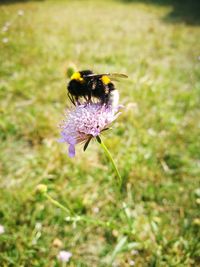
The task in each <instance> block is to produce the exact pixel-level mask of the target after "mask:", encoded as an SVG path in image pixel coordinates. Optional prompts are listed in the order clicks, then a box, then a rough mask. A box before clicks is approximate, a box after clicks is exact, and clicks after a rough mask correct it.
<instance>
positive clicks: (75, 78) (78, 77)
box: [71, 72, 84, 83]
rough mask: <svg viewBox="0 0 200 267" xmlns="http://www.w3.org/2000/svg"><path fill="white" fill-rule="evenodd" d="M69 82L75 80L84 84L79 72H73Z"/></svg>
mask: <svg viewBox="0 0 200 267" xmlns="http://www.w3.org/2000/svg"><path fill="white" fill-rule="evenodd" d="M71 80H76V81H79V82H81V83H82V82H84V79H83V78H82V77H81V74H80V72H74V73H73V74H72V76H71Z"/></svg>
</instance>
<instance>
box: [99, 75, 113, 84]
mask: <svg viewBox="0 0 200 267" xmlns="http://www.w3.org/2000/svg"><path fill="white" fill-rule="evenodd" d="M101 80H102V82H103V83H104V84H105V85H107V84H109V83H110V82H111V80H110V79H109V78H108V76H106V75H103V76H102V77H101Z"/></svg>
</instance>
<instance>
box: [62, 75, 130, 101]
mask: <svg viewBox="0 0 200 267" xmlns="http://www.w3.org/2000/svg"><path fill="white" fill-rule="evenodd" d="M127 77H128V76H127V75H125V74H119V73H105V74H95V73H93V71H91V70H83V71H79V72H75V73H74V74H73V75H72V76H71V79H70V82H69V84H68V86H67V89H68V97H69V99H70V100H71V102H72V103H73V104H74V105H76V103H78V104H80V99H81V98H84V99H85V100H86V101H87V102H88V103H89V102H91V100H92V99H97V100H100V102H101V103H102V104H106V105H108V104H110V103H112V98H113V95H115V94H116V92H117V90H116V88H115V86H114V83H113V82H112V81H111V79H116V78H127Z"/></svg>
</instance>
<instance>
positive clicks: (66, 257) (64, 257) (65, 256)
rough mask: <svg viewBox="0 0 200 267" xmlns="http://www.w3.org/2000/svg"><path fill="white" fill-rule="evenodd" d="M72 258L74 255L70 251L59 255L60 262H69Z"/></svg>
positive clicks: (64, 251)
mask: <svg viewBox="0 0 200 267" xmlns="http://www.w3.org/2000/svg"><path fill="white" fill-rule="evenodd" d="M71 256H72V253H71V252H69V251H66V250H61V251H60V252H59V253H58V256H57V258H58V260H60V261H61V262H68V261H69V259H70V258H71Z"/></svg>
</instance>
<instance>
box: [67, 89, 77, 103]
mask: <svg viewBox="0 0 200 267" xmlns="http://www.w3.org/2000/svg"><path fill="white" fill-rule="evenodd" d="M67 96H68V97H69V100H70V101H71V102H72V104H73V105H74V106H76V104H75V101H74V98H73V96H72V95H71V94H70V93H69V92H68V93H67Z"/></svg>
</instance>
